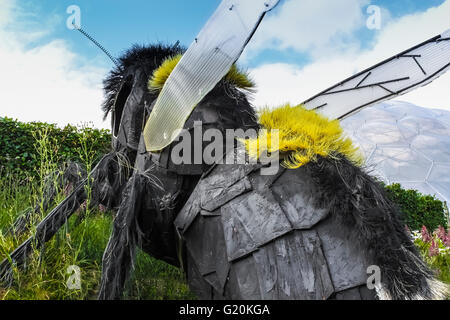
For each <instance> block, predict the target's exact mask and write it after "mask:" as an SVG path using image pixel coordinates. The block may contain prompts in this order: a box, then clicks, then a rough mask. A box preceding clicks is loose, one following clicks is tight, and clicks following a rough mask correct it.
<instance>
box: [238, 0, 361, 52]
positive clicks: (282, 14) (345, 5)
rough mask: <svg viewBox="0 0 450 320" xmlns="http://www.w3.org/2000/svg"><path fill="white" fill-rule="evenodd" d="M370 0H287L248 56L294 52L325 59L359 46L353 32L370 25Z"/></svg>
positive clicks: (268, 20) (263, 28)
mask: <svg viewBox="0 0 450 320" xmlns="http://www.w3.org/2000/svg"><path fill="white" fill-rule="evenodd" d="M369 2H370V1H369V0H340V1H329V0H301V1H299V0H286V1H283V2H281V3H280V5H279V6H278V7H276V8H275V9H274V10H273V11H271V12H270V13H269V14H268V16H267V17H265V18H264V21H263V23H261V25H260V27H259V28H258V30H257V31H256V32H255V35H254V36H253V38H252V41H251V42H250V43H249V46H248V48H247V49H246V52H245V58H247V57H248V56H250V57H251V56H252V55H253V54H255V53H257V52H258V51H259V50H261V49H281V50H283V49H294V50H296V51H308V53H309V54H310V55H312V56H318V57H322V56H324V55H328V54H329V53H330V52H335V51H336V50H343V49H344V48H348V46H356V47H357V46H358V43H359V41H358V40H357V39H356V38H355V36H354V34H353V32H354V30H357V29H359V28H362V27H363V26H365V24H366V18H367V17H366V15H365V12H364V10H363V7H365V6H367V5H368V4H369Z"/></svg>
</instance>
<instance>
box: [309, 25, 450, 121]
mask: <svg viewBox="0 0 450 320" xmlns="http://www.w3.org/2000/svg"><path fill="white" fill-rule="evenodd" d="M449 69H450V29H449V30H447V31H446V32H444V33H443V34H441V35H438V36H435V37H433V38H431V39H429V40H427V41H425V42H423V43H421V44H418V45H416V46H414V47H412V48H410V49H408V50H406V51H403V52H401V53H399V54H397V55H395V56H394V57H392V58H390V59H387V60H385V61H383V62H380V63H379V64H377V65H375V66H373V67H371V68H368V69H366V70H364V71H362V72H360V73H358V74H356V75H354V76H352V77H350V78H348V79H346V80H343V81H341V82H340V83H338V84H336V85H334V86H332V87H331V88H329V89H327V90H325V91H322V92H321V93H319V94H317V95H315V96H314V97H312V98H310V99H308V100H306V101H305V102H303V104H304V105H305V106H306V108H308V109H315V110H318V111H319V112H320V113H321V114H323V115H325V116H327V117H329V118H332V119H343V118H345V117H347V116H349V115H351V114H353V113H355V112H357V111H359V110H361V109H362V108H365V107H369V106H371V105H373V104H376V103H379V102H382V101H384V100H388V99H392V98H395V97H397V96H399V95H402V94H404V93H407V92H409V91H412V90H414V89H416V88H419V87H421V86H424V85H426V84H428V83H430V82H431V81H433V80H434V79H436V78H438V77H439V76H440V75H442V74H443V73H445V72H446V71H447V70H449Z"/></svg>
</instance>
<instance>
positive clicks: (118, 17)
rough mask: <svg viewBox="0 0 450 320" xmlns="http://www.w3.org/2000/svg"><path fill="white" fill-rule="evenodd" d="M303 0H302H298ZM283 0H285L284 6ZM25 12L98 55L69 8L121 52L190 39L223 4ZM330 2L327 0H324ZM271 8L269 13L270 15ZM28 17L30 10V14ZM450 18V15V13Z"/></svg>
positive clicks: (418, 1) (120, 1)
mask: <svg viewBox="0 0 450 320" xmlns="http://www.w3.org/2000/svg"><path fill="white" fill-rule="evenodd" d="M299 1H301V0H299ZM283 2H286V1H285V0H281V2H280V4H279V5H280V6H282V5H283ZM443 2H444V0H426V1H423V0H396V1H392V0H375V1H371V2H370V3H369V4H367V5H366V6H363V9H365V7H368V6H369V5H378V6H380V7H382V8H384V9H386V10H388V11H389V13H390V15H391V16H392V17H393V18H395V17H401V16H404V15H406V14H412V13H415V12H421V11H424V10H426V9H428V8H431V7H435V6H438V5H440V4H442V3H443ZM20 3H22V4H23V5H22V10H23V11H24V12H25V13H33V14H34V17H33V18H32V20H31V21H33V22H34V23H35V24H36V25H37V26H39V25H41V26H46V25H48V24H50V25H51V27H52V32H51V33H49V34H48V35H47V36H46V37H43V38H41V39H39V41H37V42H36V43H35V44H36V45H39V44H42V43H45V42H46V41H49V39H51V38H63V39H65V40H67V41H68V42H69V43H70V46H71V48H72V50H74V51H75V52H77V53H79V54H80V55H82V56H85V57H86V58H89V59H93V58H95V57H98V55H99V50H98V49H97V48H96V47H95V46H94V45H92V44H91V43H90V42H89V41H88V40H87V39H85V38H84V37H82V36H81V35H80V34H79V33H78V32H73V31H71V30H69V29H67V28H66V19H67V17H68V16H69V14H67V13H66V8H67V7H68V6H70V5H73V4H75V5H78V6H79V7H80V9H81V23H82V27H83V28H84V29H85V30H86V31H88V33H90V34H91V35H93V36H94V38H96V39H97V41H99V42H100V43H101V44H103V45H104V46H105V47H106V48H107V49H108V50H109V51H110V52H111V53H112V54H113V55H114V56H118V55H120V53H121V52H123V50H124V49H126V48H128V47H129V46H130V45H131V44H133V43H140V44H142V43H144V44H145V43H153V42H155V41H162V42H166V43H173V42H176V41H177V40H179V41H180V42H181V43H182V44H184V45H186V46H187V45H189V44H190V43H191V41H192V39H193V38H195V36H196V34H197V33H198V32H199V31H200V29H201V27H202V26H203V24H204V23H205V22H206V21H207V20H208V18H209V16H210V15H211V14H212V13H213V12H214V10H215V9H216V7H217V6H218V5H219V3H220V0H196V1H180V0H177V1H173V0H172V1H171V0H168V1H156V0H150V1H149V0H132V1H125V0H114V1H111V0H95V1H92V0H78V1H74V0H58V1H56V0H45V1H42V2H40V3H39V4H37V3H36V1H26V0H22V1H20ZM324 3H326V1H325V2H324ZM271 14H272V12H271V13H269V15H271ZM26 19H28V23H30V20H29V19H30V16H28V15H27V16H26ZM449 19H450V17H449ZM356 32H357V34H358V37H359V41H360V44H361V46H362V47H368V46H370V44H371V42H372V40H373V37H374V36H375V35H376V32H374V31H372V30H369V29H367V28H365V27H364V26H362V27H361V28H360V29H358V30H356ZM274 61H278V62H293V63H299V62H300V63H307V62H308V61H310V59H309V57H308V54H307V53H306V52H300V55H299V52H297V51H295V50H292V49H289V48H288V49H285V50H274V49H264V50H261V52H258V54H257V55H256V56H254V57H253V59H252V60H251V61H248V62H247V65H248V66H250V67H254V66H257V65H259V64H262V63H266V62H274ZM105 64H106V65H108V64H109V61H108V60H107V59H105Z"/></svg>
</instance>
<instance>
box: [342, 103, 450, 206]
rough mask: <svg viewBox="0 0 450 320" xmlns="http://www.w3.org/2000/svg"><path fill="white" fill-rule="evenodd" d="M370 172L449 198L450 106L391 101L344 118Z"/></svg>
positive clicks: (393, 181) (447, 200) (385, 180)
mask: <svg viewBox="0 0 450 320" xmlns="http://www.w3.org/2000/svg"><path fill="white" fill-rule="evenodd" d="M342 127H343V128H344V130H345V131H346V132H347V134H348V135H349V136H350V137H351V138H352V139H353V141H354V142H355V144H356V145H358V146H359V147H360V149H361V151H362V152H363V154H364V155H365V159H366V165H367V167H368V168H369V170H372V175H375V176H376V177H378V178H380V179H381V180H383V181H384V182H386V183H389V184H390V183H400V184H401V185H402V187H403V188H407V189H416V190H418V191H420V192H422V193H424V194H432V195H436V196H437V197H438V198H439V199H441V200H444V201H446V202H447V204H448V203H450V112H449V111H445V110H440V109H426V108H422V107H418V106H415V105H413V104H411V103H407V102H400V101H389V102H384V103H380V104H378V105H376V106H373V107H370V108H367V109H364V110H362V111H360V112H358V113H356V114H354V115H352V116H350V117H349V118H346V119H345V120H343V121H342Z"/></svg>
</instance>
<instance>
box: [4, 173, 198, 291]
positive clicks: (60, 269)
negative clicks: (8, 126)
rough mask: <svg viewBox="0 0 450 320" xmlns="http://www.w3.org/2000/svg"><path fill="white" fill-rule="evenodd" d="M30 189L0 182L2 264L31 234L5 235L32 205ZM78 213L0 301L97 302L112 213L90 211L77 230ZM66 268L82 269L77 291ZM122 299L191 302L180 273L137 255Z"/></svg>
mask: <svg viewBox="0 0 450 320" xmlns="http://www.w3.org/2000/svg"><path fill="white" fill-rule="evenodd" d="M30 184H31V183H29V184H25V185H16V184H15V183H14V179H11V177H8V176H6V175H5V176H4V177H2V178H0V203H1V207H0V260H3V259H4V258H5V257H6V256H7V254H8V253H9V252H12V250H14V248H16V247H17V246H18V245H19V244H20V243H21V242H22V241H23V240H25V239H26V238H27V237H28V236H29V235H30V234H31V232H32V231H31V232H30V233H29V234H26V235H23V236H21V237H19V238H16V237H14V236H7V235H6V234H5V233H6V230H7V229H8V228H9V226H10V225H11V223H12V222H13V221H14V220H15V218H16V217H17V216H18V213H19V212H21V211H22V210H24V209H26V208H27V207H31V206H32V204H33V203H34V199H33V190H35V189H36V188H34V187H32V186H31V185H30ZM78 215H79V213H76V214H74V215H73V216H72V217H71V218H70V219H69V221H68V223H67V224H66V225H65V226H64V227H63V228H62V229H61V230H60V231H59V232H58V233H57V234H56V235H55V237H53V239H52V240H51V241H49V242H48V243H47V245H46V246H45V248H44V249H43V250H35V251H34V252H33V253H32V255H31V256H30V262H29V265H28V266H27V268H26V269H25V270H20V271H19V270H16V271H15V283H14V284H13V286H12V287H11V288H9V289H6V288H0V299H14V300H15V299H27V300H34V299H95V298H96V296H97V293H98V288H99V284H100V278H101V261H102V255H103V251H104V249H105V247H106V244H107V242H108V238H109V234H110V232H111V227H112V213H111V212H99V211H97V210H96V211H91V212H89V214H88V215H87V217H86V218H85V220H83V222H82V223H80V224H78V223H77V220H78ZM70 265H77V266H79V267H80V269H81V289H80V290H69V289H68V288H67V285H66V282H67V279H68V277H69V276H70V275H69V274H67V273H66V271H67V268H68V267H69V266H70ZM125 298H126V299H194V298H195V297H194V295H193V294H192V293H190V291H189V289H188V286H187V284H186V281H185V277H184V274H183V273H182V272H181V270H180V269H178V268H175V267H172V266H170V265H168V264H166V263H164V262H162V261H158V260H156V259H153V258H151V257H150V256H148V255H146V254H144V253H142V252H138V254H137V259H136V264H135V271H134V272H133V274H132V276H131V278H130V281H129V283H128V285H127V290H126V294H125Z"/></svg>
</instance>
